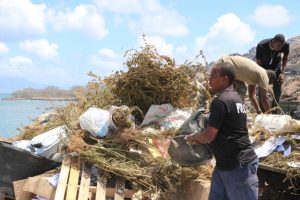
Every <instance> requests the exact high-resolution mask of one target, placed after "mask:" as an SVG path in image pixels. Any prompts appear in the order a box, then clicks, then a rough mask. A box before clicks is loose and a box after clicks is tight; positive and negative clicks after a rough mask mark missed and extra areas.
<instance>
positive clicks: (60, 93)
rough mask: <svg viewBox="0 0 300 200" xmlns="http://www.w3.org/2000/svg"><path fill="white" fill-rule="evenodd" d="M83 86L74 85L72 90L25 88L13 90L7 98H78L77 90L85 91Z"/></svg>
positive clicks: (50, 87)
mask: <svg viewBox="0 0 300 200" xmlns="http://www.w3.org/2000/svg"><path fill="white" fill-rule="evenodd" d="M84 90H85V88H84V87H81V86H75V87H72V88H71V89H70V90H64V89H60V88H58V87H55V86H48V87H46V88H44V89H33V88H25V89H22V90H17V91H15V92H13V93H12V94H11V95H10V97H7V98H5V99H7V100H23V99H26V100H76V92H77V91H84Z"/></svg>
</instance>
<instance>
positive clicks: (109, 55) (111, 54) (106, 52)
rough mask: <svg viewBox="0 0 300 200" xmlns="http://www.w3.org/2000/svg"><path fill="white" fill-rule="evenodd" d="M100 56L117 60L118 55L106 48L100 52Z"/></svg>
mask: <svg viewBox="0 0 300 200" xmlns="http://www.w3.org/2000/svg"><path fill="white" fill-rule="evenodd" d="M99 55H100V56H104V57H107V58H116V57H117V54H116V53H115V52H114V51H113V50H112V49H109V48H104V49H100V50H99Z"/></svg>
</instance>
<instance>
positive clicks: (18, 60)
mask: <svg viewBox="0 0 300 200" xmlns="http://www.w3.org/2000/svg"><path fill="white" fill-rule="evenodd" d="M31 65H32V60H31V59H30V58H27V57H23V56H15V57H6V58H4V59H1V60H0V75H1V76H17V77H19V76H22V75H23V69H26V68H27V67H30V66H31Z"/></svg>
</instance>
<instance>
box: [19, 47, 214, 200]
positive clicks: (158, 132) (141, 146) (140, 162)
mask: <svg viewBox="0 0 300 200" xmlns="http://www.w3.org/2000/svg"><path fill="white" fill-rule="evenodd" d="M126 56H127V62H126V65H127V67H128V70H127V71H126V72H117V73H115V74H113V75H111V76H110V77H107V78H105V79H101V78H100V77H98V76H96V75H95V74H93V73H90V74H89V75H90V76H92V78H93V79H92V80H91V82H90V83H89V85H88V89H87V91H85V92H84V93H83V94H78V99H79V100H78V102H71V103H70V104H68V105H67V106H66V107H64V108H60V109H58V110H56V114H55V115H52V116H51V117H50V118H49V119H48V120H47V122H46V123H44V122H42V121H41V120H36V121H34V122H33V124H31V125H29V126H26V127H24V129H23V131H22V133H21V134H20V135H18V136H17V137H16V139H17V140H18V141H24V140H25V141H26V142H25V143H26V145H27V147H32V146H33V149H34V152H37V150H38V147H37V146H36V144H35V143H33V141H32V140H33V139H32V138H36V137H39V136H40V135H43V134H44V133H45V132H46V133H47V131H48V132H49V130H50V131H54V130H55V129H56V128H57V127H61V128H63V129H64V130H65V131H64V134H65V136H64V139H62V140H61V141H63V143H64V144H65V145H67V147H68V150H67V151H68V152H76V153H78V154H79V156H80V158H81V160H82V162H88V163H90V164H92V165H94V166H95V167H97V168H98V169H100V170H102V171H104V172H105V174H106V175H107V176H112V175H116V176H118V177H122V178H123V179H125V180H128V181H130V182H131V183H132V184H133V185H134V187H135V188H139V189H141V190H143V191H146V192H149V193H151V192H155V193H159V194H160V196H161V199H170V195H174V194H175V193H182V192H183V189H184V185H185V184H187V183H189V182H191V181H192V182H194V181H196V182H197V180H198V181H199V180H209V179H210V176H211V171H212V165H211V164H210V162H209V160H207V161H205V162H202V163H201V164H202V165H195V166H185V165H181V164H179V163H177V162H174V161H173V160H172V159H171V158H170V156H169V154H168V147H169V144H170V141H171V140H172V138H173V137H174V136H176V135H178V134H180V131H179V128H180V127H181V125H182V124H183V123H184V122H185V121H186V120H187V119H188V118H189V117H190V116H191V114H192V112H193V111H194V110H195V109H196V108H197V107H198V106H199V104H204V103H205V102H204V101H206V100H208V99H210V96H209V93H208V90H207V89H206V88H205V87H204V86H202V85H201V86H202V87H201V88H200V89H199V88H198V87H197V83H198V85H199V83H200V82H205V81H207V78H206V68H205V66H203V65H201V64H200V63H195V62H190V63H188V62H187V63H185V64H183V65H180V66H177V65H176V63H175V61H174V60H173V59H171V58H169V57H167V56H162V55H159V54H158V53H157V51H156V49H155V48H154V47H153V46H150V45H147V46H146V47H144V48H143V49H141V50H140V51H130V52H127V54H126ZM199 73H203V75H202V76H199ZM196 75H197V77H195V76H196ZM199 77H201V80H199ZM203 85H204V84H203ZM206 85H207V84H206ZM200 96H201V102H200V101H199V99H200V98H199V97H200ZM173 106H174V107H173ZM16 146H18V145H17V144H16ZM20 146H22V145H19V147H20ZM31 149H32V148H28V149H27V150H28V151H30V150H31ZM49 158H51V159H52V158H53V157H49ZM55 158H59V159H61V158H62V157H59V156H56V157H55ZM58 161H61V160H58Z"/></svg>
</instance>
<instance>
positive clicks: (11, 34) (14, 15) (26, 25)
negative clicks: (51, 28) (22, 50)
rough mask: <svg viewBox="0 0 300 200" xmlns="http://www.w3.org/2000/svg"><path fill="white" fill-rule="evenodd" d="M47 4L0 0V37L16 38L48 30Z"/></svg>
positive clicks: (26, 0)
mask: <svg viewBox="0 0 300 200" xmlns="http://www.w3.org/2000/svg"><path fill="white" fill-rule="evenodd" d="M45 10H46V5H45V4H33V3H32V2H31V1H30V0H0V39H1V40H15V39H22V38H26V37H28V36H32V35H37V34H41V33H44V32H45V31H46V20H45Z"/></svg>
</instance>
